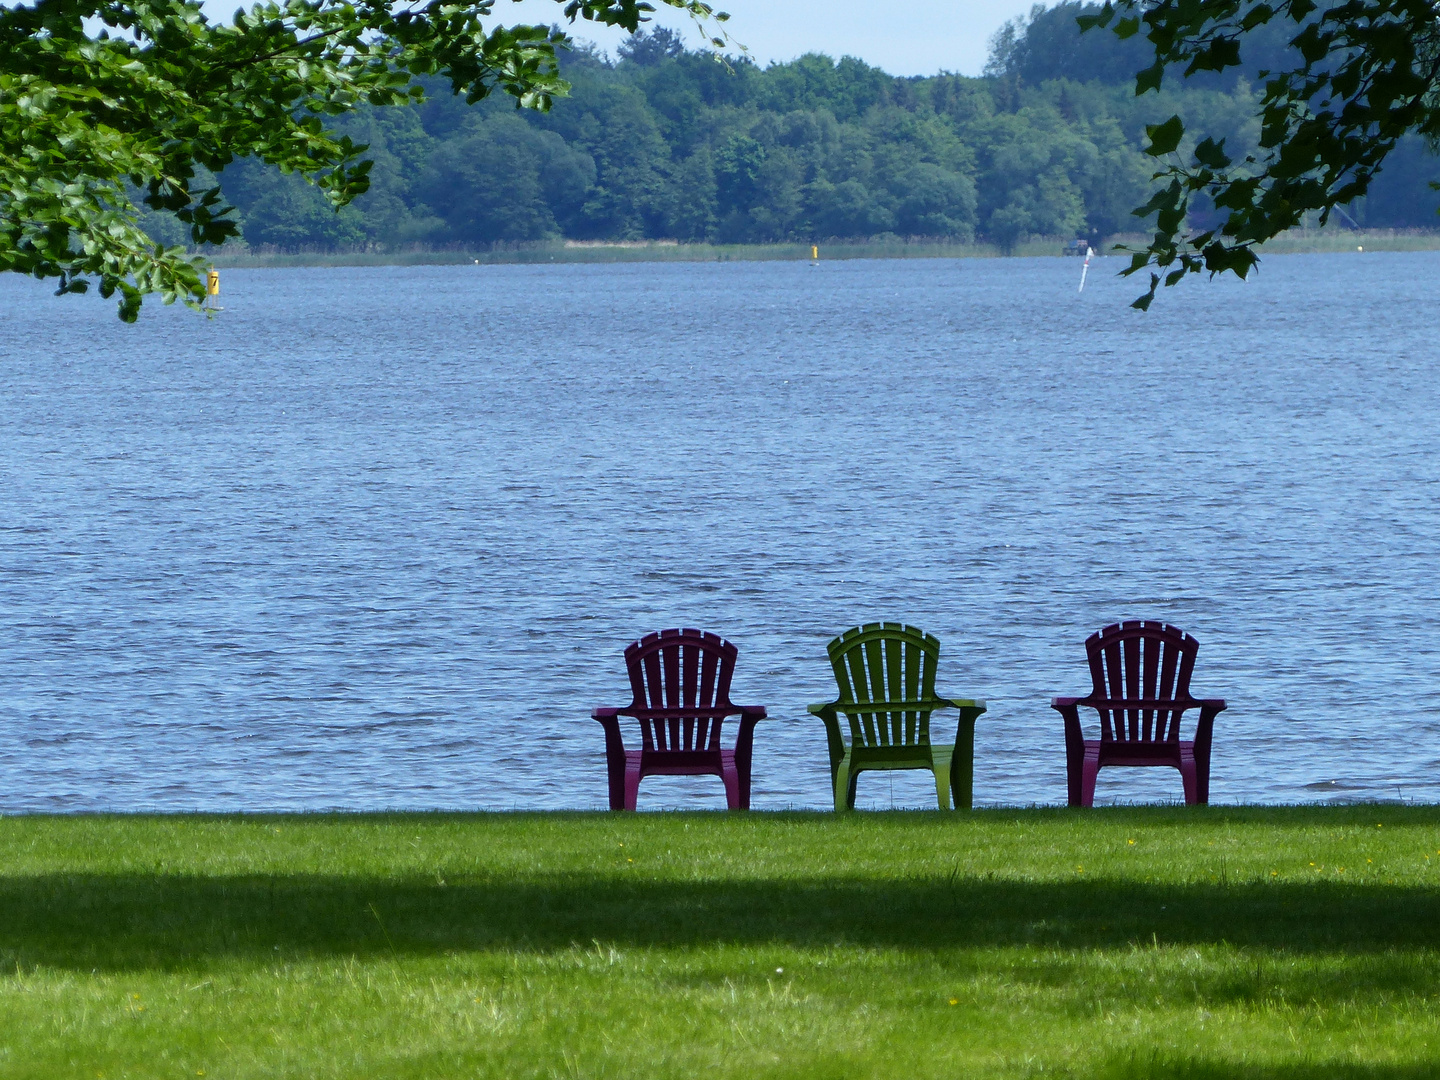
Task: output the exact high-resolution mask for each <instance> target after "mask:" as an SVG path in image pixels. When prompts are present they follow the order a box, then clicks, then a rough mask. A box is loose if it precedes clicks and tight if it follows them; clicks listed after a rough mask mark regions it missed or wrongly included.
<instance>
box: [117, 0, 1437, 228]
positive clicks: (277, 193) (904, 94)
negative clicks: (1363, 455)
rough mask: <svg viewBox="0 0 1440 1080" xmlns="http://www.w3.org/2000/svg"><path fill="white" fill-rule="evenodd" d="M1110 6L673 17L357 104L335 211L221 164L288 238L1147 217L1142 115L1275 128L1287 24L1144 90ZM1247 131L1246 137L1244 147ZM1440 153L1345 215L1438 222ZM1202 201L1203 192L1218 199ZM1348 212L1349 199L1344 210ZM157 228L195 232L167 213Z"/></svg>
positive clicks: (300, 184)
mask: <svg viewBox="0 0 1440 1080" xmlns="http://www.w3.org/2000/svg"><path fill="white" fill-rule="evenodd" d="M1092 7H1093V5H1082V4H1080V3H1061V4H1059V5H1058V6H1056V7H1052V8H1049V9H1045V8H1042V7H1039V6H1037V7H1036V8H1035V9H1034V10H1032V12H1031V15H1030V17H1029V18H1028V19H1025V20H1016V21H1014V22H1012V23H1011V24H1009V25H1007V26H1006V28H1005V29H1003V30H1002V31H1001V32H1000V33H999V34H997V35H996V37H995V39H994V41H993V43H992V52H991V58H990V63H989V65H988V66H987V68H986V73H985V75H984V76H983V77H981V78H967V77H964V76H959V75H949V74H942V75H937V76H933V77H928V78H897V77H894V76H891V75H887V74H886V73H885V72H883V71H881V70H879V69H878V68H874V67H870V66H868V65H866V64H864V63H863V62H861V61H859V60H856V59H853V58H849V57H846V58H843V59H841V60H839V61H835V60H832V59H831V58H829V57H826V56H821V55H817V54H811V55H807V56H803V57H801V58H799V59H798V60H794V61H792V62H790V63H785V64H772V65H770V66H769V67H764V68H762V67H760V66H758V65H756V64H753V63H751V62H749V61H747V60H745V59H743V58H740V59H736V58H733V57H732V58H730V59H729V60H728V62H726V63H721V62H720V61H719V60H717V58H716V57H715V56H713V55H712V54H710V53H704V52H689V51H686V50H685V49H684V48H683V47H682V45H681V42H680V40H679V39H678V37H677V36H676V35H674V34H672V33H671V32H669V31H667V30H665V29H663V28H661V29H657V30H654V31H652V32H649V33H645V32H642V33H641V34H638V35H636V36H634V37H632V38H631V39H630V40H629V41H628V42H627V43H626V44H624V45H622V46H621V48H620V50H619V56H618V58H616V59H613V60H612V59H611V58H610V57H608V56H606V55H604V54H601V53H598V52H595V51H592V50H585V49H582V50H578V51H573V52H570V53H567V54H564V57H563V61H562V63H563V72H564V75H565V77H566V78H567V79H569V80H570V82H571V83H572V84H573V87H574V89H573V90H572V92H571V96H570V97H569V98H566V99H563V100H560V101H557V102H556V104H555V107H554V109H553V110H552V111H550V112H549V113H537V112H532V111H529V110H519V109H516V108H515V107H514V105H513V103H512V102H511V101H510V100H509V99H504V100H500V99H499V98H496V99H492V100H488V101H485V102H482V103H480V104H479V105H476V106H467V105H466V104H465V103H464V101H463V100H462V99H459V98H455V97H453V96H451V95H450V94H449V92H448V89H446V88H445V87H442V86H435V87H430V88H428V89H430V90H431V93H432V96H431V98H430V99H429V100H428V101H426V102H425V103H423V104H421V105H419V106H413V107H394V108H386V109H375V108H368V107H367V108H365V109H364V110H363V111H361V112H359V113H357V114H355V115H353V116H349V117H346V118H344V119H343V120H342V121H340V124H339V126H340V127H341V128H342V130H344V131H345V132H346V133H348V134H350V135H351V136H352V137H353V138H354V139H356V141H358V142H364V143H368V144H369V146H370V150H369V156H371V157H373V159H374V161H375V166H374V169H373V171H372V173H371V187H370V190H369V191H368V192H367V193H366V194H365V195H363V196H361V197H360V198H359V199H357V200H356V201H355V202H354V203H353V204H352V205H350V206H347V207H345V208H344V209H342V210H341V211H340V212H339V213H336V212H335V211H334V210H333V209H331V207H330V206H329V204H328V203H327V202H326V201H325V199H324V197H323V196H322V195H321V194H320V192H318V191H317V190H316V189H315V188H313V187H311V186H309V185H307V184H306V183H305V182H304V181H302V180H301V179H299V178H298V177H296V176H294V175H283V174H280V173H278V172H276V171H274V170H272V169H269V168H267V167H265V166H263V165H261V164H260V163H258V162H255V161H250V160H246V161H240V162H237V163H235V164H234V165H232V166H230V167H229V168H227V169H226V170H225V171H224V173H223V174H222V176H221V178H220V179H221V183H222V185H223V187H224V191H225V195H226V197H227V198H228V199H229V201H230V202H232V203H233V204H234V206H235V207H236V210H237V216H238V218H239V220H240V224H241V229H242V236H243V238H244V241H245V243H247V244H248V245H250V246H251V247H259V248H262V249H274V250H281V251H299V250H304V251H323V250H355V249H377V250H385V249H389V248H399V247H413V246H422V247H436V248H440V247H466V248H477V247H483V246H489V245H493V244H497V243H499V244H512V243H524V242H534V241H544V240H555V239H560V238H565V239H575V240H599V241H604V240H612V241H633V240H647V239H648V240H660V239H666V240H679V241H693V242H699V241H706V242H711V243H769V242H780V241H807V242H821V241H826V240H832V239H858V238H877V237H879V238H885V239H892V238H897V237H903V238H912V237H913V238H921V237H923V238H935V239H946V240H952V241H972V240H983V241H987V242H989V243H993V244H996V245H999V246H1000V247H1001V248H1002V249H1006V250H1008V249H1010V248H1012V247H1013V246H1014V245H1015V244H1017V243H1019V242H1021V241H1023V240H1025V239H1027V238H1029V237H1032V236H1053V237H1086V238H1089V239H1091V240H1096V239H1099V238H1101V237H1104V236H1108V235H1111V234H1114V233H1118V232H1133V231H1136V230H1137V229H1138V228H1141V227H1143V223H1142V222H1141V221H1140V220H1139V219H1137V218H1135V217H1133V216H1132V215H1131V210H1132V209H1133V208H1134V207H1136V206H1139V205H1140V204H1141V203H1143V202H1144V201H1145V200H1146V199H1147V198H1148V192H1149V187H1150V182H1151V181H1150V177H1151V174H1152V173H1153V172H1154V162H1153V161H1152V160H1151V159H1149V158H1147V157H1146V156H1145V155H1144V154H1143V153H1142V152H1141V150H1140V147H1141V146H1142V145H1143V144H1144V141H1145V140H1144V126H1145V125H1146V124H1147V123H1156V122H1158V121H1161V120H1164V119H1166V118H1168V117H1169V116H1170V115H1172V114H1176V113H1178V114H1179V115H1180V116H1181V117H1182V118H1183V119H1184V121H1185V125H1186V129H1187V131H1189V132H1190V133H1191V137H1192V138H1200V137H1203V136H1204V135H1207V134H1208V135H1211V136H1214V137H1216V138H1220V137H1224V138H1225V139H1227V140H1228V141H1227V149H1228V150H1229V152H1230V153H1231V155H1232V156H1233V157H1237V158H1238V157H1240V156H1241V155H1242V154H1243V153H1245V152H1246V151H1248V150H1251V149H1253V147H1254V145H1255V142H1256V139H1257V137H1258V135H1259V128H1258V124H1257V122H1256V120H1255V112H1256V103H1257V100H1258V91H1257V89H1256V81H1255V80H1256V78H1257V72H1258V71H1259V70H1262V69H1264V68H1266V67H1270V66H1273V63H1274V62H1275V60H1276V57H1275V53H1276V52H1283V51H1284V48H1285V46H1284V43H1283V41H1281V40H1270V39H1269V38H1265V37H1263V36H1262V37H1256V38H1254V39H1253V40H1251V41H1248V42H1247V43H1246V46H1245V48H1246V50H1247V51H1246V52H1245V53H1244V54H1243V56H1242V58H1243V59H1244V60H1245V64H1244V67H1243V69H1242V70H1241V71H1240V72H1238V73H1231V74H1227V75H1226V76H1224V77H1220V76H1206V77H1205V78H1203V79H1200V80H1192V81H1190V82H1185V81H1184V80H1182V79H1180V78H1179V77H1178V76H1174V77H1171V76H1167V78H1166V80H1165V85H1164V88H1163V89H1162V90H1161V92H1160V93H1159V94H1158V95H1157V94H1154V93H1151V94H1147V95H1145V96H1144V97H1138V98H1137V97H1136V96H1135V92H1134V79H1133V75H1134V72H1135V71H1136V70H1138V69H1139V68H1141V67H1144V66H1145V65H1146V64H1147V63H1148V59H1147V57H1146V54H1145V52H1144V49H1145V45H1144V43H1143V42H1141V41H1139V40H1138V39H1131V40H1129V41H1123V42H1122V41H1120V40H1119V39H1117V38H1116V37H1115V36H1114V35H1113V34H1110V33H1107V32H1102V31H1092V32H1090V33H1087V34H1085V35H1083V36H1082V35H1081V34H1080V33H1079V31H1078V29H1077V28H1076V26H1075V17H1076V16H1077V15H1079V14H1081V13H1082V12H1084V11H1087V10H1091V8H1092ZM1236 151H1239V153H1236ZM1436 164H1437V162H1436V159H1435V158H1434V157H1433V156H1432V155H1431V154H1430V152H1429V151H1428V149H1427V147H1426V146H1425V144H1424V143H1423V142H1422V141H1421V140H1419V139H1418V138H1413V137H1412V138H1410V139H1408V140H1407V141H1405V142H1402V143H1401V145H1400V146H1399V147H1398V148H1397V150H1396V152H1395V153H1394V154H1393V155H1392V157H1391V160H1390V161H1388V162H1387V163H1386V166H1385V169H1384V171H1383V173H1382V174H1381V175H1380V177H1379V179H1378V180H1377V181H1376V183H1375V184H1374V185H1373V187H1372V190H1371V193H1370V195H1369V196H1368V197H1367V198H1365V199H1363V200H1360V201H1358V202H1357V203H1355V204H1353V205H1352V206H1351V207H1350V208H1349V211H1348V214H1347V215H1345V218H1348V220H1344V223H1345V224H1353V225H1356V226H1361V227H1366V228H1435V227H1440V219H1437V217H1436V206H1437V204H1440V194H1437V192H1436V191H1434V190H1433V189H1432V188H1431V187H1430V181H1431V180H1432V179H1435V178H1436V177H1437V175H1440V169H1437V168H1436ZM1196 213H1197V216H1203V210H1201V211H1197V212H1196ZM1342 220H1343V219H1342ZM145 224H146V227H147V228H148V229H149V230H150V231H151V232H152V234H154V235H155V237H156V239H158V240H161V241H163V242H166V243H174V244H179V243H184V242H185V233H184V230H183V229H182V227H181V226H180V224H179V223H178V222H176V221H174V219H170V218H166V217H165V216H163V215H160V214H154V213H152V214H148V215H146V217H145Z"/></svg>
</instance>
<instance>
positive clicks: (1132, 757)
mask: <svg viewBox="0 0 1440 1080" xmlns="http://www.w3.org/2000/svg"><path fill="white" fill-rule="evenodd" d="M1092 752H1093V753H1095V754H1097V755H1098V756H1099V759H1100V764H1101V765H1172V766H1173V765H1175V764H1176V763H1177V762H1179V761H1182V760H1184V759H1185V758H1186V757H1192V758H1193V757H1194V756H1195V744H1194V743H1193V742H1150V743H1142V742H1118V741H1116V740H1114V739H1087V740H1086V741H1085V753H1086V754H1090V753H1092Z"/></svg>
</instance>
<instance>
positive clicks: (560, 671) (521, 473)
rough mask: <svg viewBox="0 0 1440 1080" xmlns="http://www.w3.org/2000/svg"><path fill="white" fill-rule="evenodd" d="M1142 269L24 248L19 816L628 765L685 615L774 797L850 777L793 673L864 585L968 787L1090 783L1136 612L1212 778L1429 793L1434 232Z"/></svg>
mask: <svg viewBox="0 0 1440 1080" xmlns="http://www.w3.org/2000/svg"><path fill="white" fill-rule="evenodd" d="M1120 265H1121V260H1119V259H1117V258H1113V257H1112V258H1108V259H1102V260H1099V261H1097V262H1096V263H1094V264H1093V265H1092V266H1091V270H1090V276H1089V281H1088V284H1087V286H1086V288H1085V291H1084V292H1083V293H1077V289H1076V286H1077V284H1078V281H1079V277H1080V263H1079V261H1078V260H1075V259H969V260H913V261H880V260H875V261H853V262H824V261H822V262H821V263H820V264H819V265H816V266H812V265H810V264H809V263H806V262H793V263H789V262H787V263H780V262H768V263H738V262H724V263H704V264H700V263H692V264H677V263H668V264H629V265H609V266H594V265H587V266H581V265H555V266H484V267H481V266H474V267H469V266H448V267H415V268H353V269H293V270H292V269H287V270H278V269H276V270H247V271H242V270H226V271H224V272H223V273H222V288H223V295H222V298H221V299H222V302H223V304H224V307H225V310H224V311H223V312H222V313H221V314H219V315H218V316H216V317H215V318H213V319H208V320H207V319H205V318H203V317H200V316H197V315H196V314H194V313H193V312H190V311H187V310H185V309H183V308H165V307H163V306H162V305H160V304H159V303H158V301H157V302H152V303H147V304H146V306H145V309H144V312H143V314H142V316H141V319H140V322H139V323H138V324H137V325H135V326H125V325H123V324H122V323H120V322H119V320H118V319H117V318H116V317H115V306H114V304H113V303H112V302H108V301H103V300H100V299H99V298H98V297H95V296H87V297H65V298H58V299H57V298H55V297H54V296H52V295H51V292H52V289H53V286H47V285H44V284H41V283H37V282H33V281H29V280H27V279H23V278H20V277H18V276H17V275H0V370H3V375H4V383H5V393H4V395H3V398H0V485H3V499H0V810H3V811H5V812H22V811H70V810H77V811H78V810H121V811H135V810H192V809H201V810H217V811H218V810H261V809H284V810H292V809H293V810H298V809H312V808H348V809H371V808H494V809H509V808H535V809H546V808H596V807H602V806H604V805H605V798H606V788H605V776H604V758H603V752H602V750H603V742H602V738H601V731H600V728H599V726H598V725H596V724H595V723H594V722H593V721H591V720H590V719H589V714H590V710H591V709H592V708H593V707H594V706H596V705H601V704H610V705H620V704H624V703H625V702H626V701H628V700H629V692H628V686H627V682H626V678H625V671H624V664H623V660H622V657H621V653H622V650H623V649H624V647H625V645H626V644H627V643H629V642H630V641H632V640H634V639H635V638H637V637H639V636H641V635H642V634H644V633H646V632H648V631H650V630H654V629H658V628H661V627H668V626H699V627H703V628H706V629H710V630H713V631H715V632H717V633H720V634H723V635H724V636H725V637H727V638H729V639H730V640H731V641H733V642H735V644H736V645H737V646H738V648H739V650H740V656H739V664H738V667H737V669H736V679H735V686H734V691H733V695H732V696H733V698H734V700H736V701H739V702H744V703H756V704H764V705H766V706H767V707H768V708H769V710H770V715H771V717H772V719H770V720H769V721H767V722H765V723H764V724H762V726H761V727H760V728H759V730H758V732H757V737H756V756H755V777H754V805H755V806H756V807H757V808H766V809H777V808H785V807H824V806H828V805H829V804H830V793H829V774H828V768H827V759H826V752H825V740H824V737H823V733H822V729H821V727H820V724H819V722H818V721H816V720H815V719H813V718H812V717H809V716H808V715H807V714H806V712H805V705H806V704H807V703H809V702H815V701H822V700H826V699H830V698H833V697H834V693H835V687H834V680H833V677H832V676H831V674H830V670H829V666H828V663H827V661H826V658H825V645H826V642H827V641H828V640H829V639H830V638H831V637H832V636H834V635H835V634H837V633H839V632H840V631H841V630H844V629H845V628H847V627H849V626H852V625H855V624H857V623H861V622H870V621H877V620H900V621H904V622H909V623H913V624H915V625H917V626H920V627H922V628H924V629H925V630H928V631H929V632H931V633H933V634H935V635H936V636H938V637H939V638H940V640H941V642H942V648H943V651H942V653H941V658H940V677H939V679H938V682H937V689H939V691H940V692H941V693H942V694H945V695H947V696H974V697H983V698H985V699H987V700H988V702H989V706H990V711H989V713H988V714H986V715H985V716H983V717H982V718H981V720H980V722H979V727H978V735H977V745H976V776H975V799H976V804H977V805H980V806H995V805H1013V804H1031V803H1056V802H1063V801H1064V798H1065V778H1064V772H1065V770H1064V754H1063V738H1062V728H1061V722H1060V719H1059V716H1058V715H1057V714H1056V713H1054V712H1053V711H1052V710H1051V709H1050V708H1049V699H1050V697H1051V696H1052V695H1055V694H1083V693H1085V692H1087V691H1088V689H1089V677H1088V672H1087V668H1086V664H1085V652H1084V640H1085V638H1086V636H1087V635H1089V634H1090V633H1091V632H1093V631H1094V630H1096V629H1098V628H1100V627H1101V626H1103V625H1105V624H1107V623H1110V622H1115V621H1119V620H1121V619H1127V618H1153V619H1163V620H1165V621H1168V622H1171V623H1174V624H1176V625H1178V626H1180V627H1182V628H1184V629H1186V630H1188V631H1190V632H1191V633H1192V634H1194V635H1195V637H1196V638H1198V639H1199V641H1200V653H1199V660H1198V663H1197V667H1196V672H1195V677H1194V681H1193V686H1192V689H1193V691H1194V692H1195V693H1196V694H1197V695H1200V696H1218V697H1225V698H1226V699H1227V700H1228V701H1229V703H1230V709H1229V711H1227V712H1225V713H1224V714H1222V715H1221V716H1220V718H1219V720H1218V721H1217V725H1216V737H1215V757H1214V776H1213V780H1212V786H1211V797H1212V801H1214V802H1218V803H1236V802H1246V803H1253V802H1266V803H1269V802H1299V801H1323V800H1331V799H1363V800H1371V799H1387V800H1388V799H1400V800H1407V801H1408V800H1419V801H1440V695H1437V694H1436V687H1437V686H1440V603H1437V599H1440V597H1437V592H1440V586H1437V568H1440V560H1437V551H1440V501H1437V498H1436V495H1437V491H1440V489H1437V486H1436V484H1437V480H1440V420H1437V416H1440V378H1437V363H1436V359H1437V354H1440V346H1437V344H1436V338H1435V327H1436V325H1437V321H1440V320H1437V315H1440V305H1437V300H1440V253H1403V254H1401V253H1396V254H1380V253H1365V254H1358V253H1357V254H1353V255H1323V256H1298V255H1297V256H1275V257H1269V258H1266V259H1265V260H1264V261H1263V263H1262V265H1261V270H1260V273H1259V276H1258V278H1257V279H1255V280H1254V281H1252V282H1251V283H1248V284H1247V283H1240V282H1235V281H1216V282H1205V281H1202V280H1194V281H1189V282H1186V283H1185V284H1184V285H1183V286H1181V287H1179V288H1177V289H1172V290H1169V291H1167V292H1165V293H1163V294H1162V295H1161V296H1160V297H1159V298H1158V299H1157V300H1156V302H1155V306H1154V308H1153V309H1152V310H1151V311H1150V312H1149V313H1148V314H1142V313H1140V312H1137V311H1134V310H1131V309H1130V308H1129V307H1128V306H1127V305H1128V303H1129V301H1130V300H1131V299H1133V298H1134V296H1135V295H1136V294H1138V292H1139V291H1140V288H1139V286H1138V285H1137V283H1136V281H1135V280H1134V279H1131V280H1119V279H1117V278H1116V277H1115V272H1116V271H1117V270H1118V269H1119V267H1120ZM951 716H953V714H939V715H937V718H936V724H937V730H944V729H945V728H946V727H947V726H948V725H950V724H953V719H951V718H950V717H951ZM1190 720H1193V714H1191V718H1190ZM1189 724H1190V721H1189V720H1187V725H1186V727H1187V731H1188V730H1189ZM933 791H934V789H933V784H932V782H931V781H930V780H929V778H928V775H927V774H924V773H907V774H900V775H896V774H889V775H888V776H887V775H885V774H874V773H872V774H868V775H867V776H864V777H862V779H861V781H860V800H859V801H860V805H862V806H869V807H889V806H892V805H894V806H924V805H927V803H928V804H929V805H932V806H933V797H934V796H933ZM1179 798H1180V781H1179V775H1178V774H1177V773H1175V772H1174V771H1173V770H1159V769H1152V770H1135V769H1110V770H1106V771H1104V772H1102V773H1101V775H1100V782H1099V787H1098V789H1097V802H1114V801H1119V802H1132V801H1153V800H1172V801H1173V800H1178V799H1179ZM640 802H641V806H642V808H644V807H647V806H648V807H651V808H658V807H674V806H690V807H723V805H724V799H723V794H722V791H721V786H720V782H719V781H718V780H715V779H706V778H697V779H689V778H686V779H669V778H658V779H651V780H647V781H646V782H645V784H644V785H642V787H641V792H640Z"/></svg>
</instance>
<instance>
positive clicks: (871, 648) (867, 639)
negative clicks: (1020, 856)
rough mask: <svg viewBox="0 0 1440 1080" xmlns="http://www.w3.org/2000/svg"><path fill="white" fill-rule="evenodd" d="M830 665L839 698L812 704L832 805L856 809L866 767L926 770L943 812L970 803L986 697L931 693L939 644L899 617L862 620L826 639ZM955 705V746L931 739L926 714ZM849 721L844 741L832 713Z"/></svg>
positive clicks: (842, 808)
mask: <svg viewBox="0 0 1440 1080" xmlns="http://www.w3.org/2000/svg"><path fill="white" fill-rule="evenodd" d="M828 651H829V653H830V663H831V664H832V665H833V666H834V668H835V681H836V682H837V683H838V684H839V686H840V696H839V698H837V699H836V700H835V701H831V702H826V703H824V704H821V705H811V706H809V710H810V712H811V713H813V714H814V715H816V716H818V717H820V719H821V720H823V721H824V722H825V735H826V738H827V739H828V740H829V743H830V779H831V781H832V783H833V784H834V786H835V809H836V810H837V811H841V810H853V809H855V781H856V778H857V777H858V776H859V775H860V774H861V773H862V772H865V771H866V770H868V769H929V770H930V771H931V772H933V773H934V774H935V796H936V799H937V801H938V802H939V803H940V809H941V810H949V809H950V796H951V793H952V792H953V793H954V797H955V805H956V806H957V807H963V808H964V809H966V810H969V809H970V806H971V801H972V798H973V795H974V775H975V719H976V717H978V716H979V715H980V714H981V713H983V712H984V711H985V702H983V701H972V700H970V699H968V698H955V699H951V698H942V697H936V696H935V665H936V663H937V662H938V661H939V659H940V642H939V641H937V640H936V639H935V638H933V637H931V636H930V635H929V634H927V633H925V632H924V631H923V630H917V629H916V628H915V627H913V626H902V625H901V624H900V623H866V624H865V625H864V626H857V627H855V628H854V629H851V630H846V631H845V632H844V633H843V634H841V635H840V636H839V637H837V638H836V639H835V640H834V641H832V642H830V645H829V648H828ZM936 709H959V710H960V722H959V725H958V726H957V728H956V731H955V742H954V743H953V744H941V743H932V742H931V741H930V714H931V713H932V712H934V711H935V710H936ZM842 712H843V713H844V714H845V717H846V719H848V720H849V721H850V741H849V742H848V743H847V742H845V740H844V738H843V737H842V736H841V734H840V721H839V718H838V716H837V715H836V714H837V713H842Z"/></svg>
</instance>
